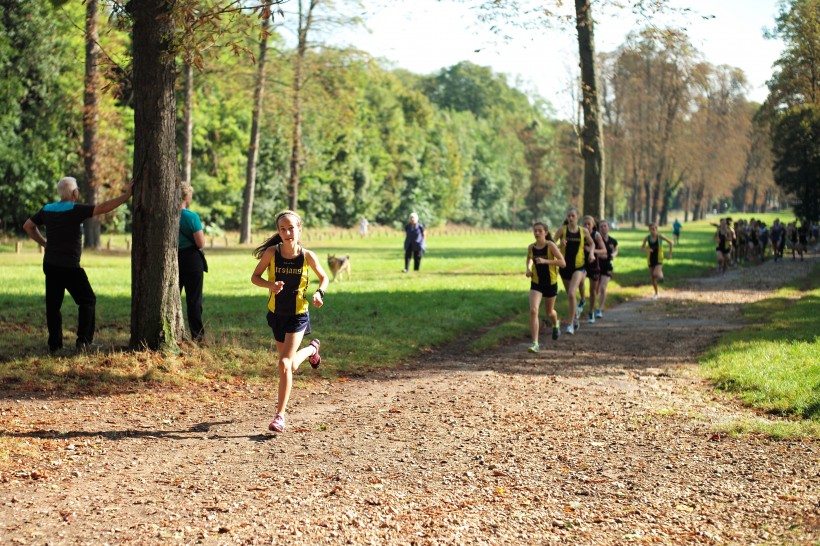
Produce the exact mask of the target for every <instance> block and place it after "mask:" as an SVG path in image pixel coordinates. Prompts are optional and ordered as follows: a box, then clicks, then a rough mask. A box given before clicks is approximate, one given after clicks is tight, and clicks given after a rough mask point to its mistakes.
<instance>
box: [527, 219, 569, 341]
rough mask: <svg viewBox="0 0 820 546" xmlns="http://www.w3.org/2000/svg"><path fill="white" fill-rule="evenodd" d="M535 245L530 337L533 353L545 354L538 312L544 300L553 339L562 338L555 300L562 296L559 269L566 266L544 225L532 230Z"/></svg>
mask: <svg viewBox="0 0 820 546" xmlns="http://www.w3.org/2000/svg"><path fill="white" fill-rule="evenodd" d="M532 233H533V235H534V236H535V242H534V243H533V244H531V245H530V246H529V247H528V248H527V269H526V275H527V277H530V279H532V280H531V282H530V333H531V334H532V344H530V347H529V351H530V352H532V353H537V352H539V351H540V350H541V348H540V346H539V344H538V329H539V327H540V325H541V320H540V319H539V318H538V309H539V308H540V307H541V300H542V299H543V300H544V306H545V307H546V311H547V317H549V320H550V323H551V324H552V339H558V336H560V335H561V324H560V323H559V322H558V313H557V312H556V311H555V297H556V296H557V295H558V268H559V267H561V266H564V265H566V263H565V262H564V256H563V255H562V254H561V251H560V250H559V249H558V245H556V244H555V243H554V242H553V241H552V235H551V234H550V231H549V227H547V224H545V223H543V222H536V223H535V224H533V226H532Z"/></svg>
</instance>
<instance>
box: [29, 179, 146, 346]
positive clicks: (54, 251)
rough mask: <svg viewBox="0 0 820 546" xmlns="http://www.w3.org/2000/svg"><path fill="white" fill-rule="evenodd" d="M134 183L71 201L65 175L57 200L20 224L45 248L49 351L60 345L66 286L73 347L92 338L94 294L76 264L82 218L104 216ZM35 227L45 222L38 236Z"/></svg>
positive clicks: (71, 186) (72, 187)
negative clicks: (91, 199)
mask: <svg viewBox="0 0 820 546" xmlns="http://www.w3.org/2000/svg"><path fill="white" fill-rule="evenodd" d="M133 190H134V182H133V181H131V182H129V183H128V185H126V187H125V193H123V194H122V195H120V196H119V197H115V198H113V199H109V200H108V201H106V202H104V203H100V204H99V205H83V204H80V203H77V199H78V198H79V196H80V190H79V189H78V188H77V180H76V179H75V178H73V177H71V176H66V177H64V178H61V179H60V181H59V182H58V183H57V193H58V194H59V195H60V200H59V201H58V202H56V203H49V204H48V205H45V206H44V207H43V208H41V209H40V210H39V211H37V212H36V213H35V214H33V215H32V216H31V217H30V218H29V219H28V220H26V222H25V223H24V224H23V229H24V230H25V232H26V234H28V236H29V237H30V238H31V239H33V240H34V241H36V242H37V244H39V245H40V246H42V247H43V248H44V249H45V252H44V254H43V273H45V276H46V324H47V326H48V350H49V352H51V353H55V352H57V351H59V350H61V349H62V348H63V315H62V313H61V311H60V309H61V308H62V306H63V298H65V292H66V290H67V291H68V293H69V294H70V295H71V297H72V298H73V299H74V303H76V304H77V315H78V316H77V348H78V349H81V350H82V349H87V348H89V347H90V346H91V345H92V342H93V341H94V329H95V323H96V306H97V296H96V295H95V294H94V290H93V289H92V288H91V283H89V282H88V276H87V275H86V273H85V269H83V268H82V267H81V266H80V255H81V254H82V251H83V245H82V223H83V221H84V220H86V219H87V218H91V217H92V216H99V215H101V214H106V213H108V212H111V211H112V210H114V209H116V208H117V207H119V206H120V205H122V204H123V203H125V202H126V201H128V199H129V198H130V197H131V193H132V192H133ZM39 226H45V228H46V235H45V237H43V235H42V233H40V229H39Z"/></svg>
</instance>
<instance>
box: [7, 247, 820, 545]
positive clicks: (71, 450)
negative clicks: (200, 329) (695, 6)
mask: <svg viewBox="0 0 820 546" xmlns="http://www.w3.org/2000/svg"><path fill="white" fill-rule="evenodd" d="M814 258H815V257H814V256H812V259H810V260H807V261H806V262H803V263H800V262H791V261H789V260H787V261H785V262H782V263H778V264H774V263H771V262H769V263H767V264H764V265H762V266H758V267H750V268H744V269H742V270H735V271H731V272H730V273H729V274H727V275H726V276H723V277H719V276H713V277H709V278H706V279H701V280H698V281H696V282H693V283H691V284H690V285H689V286H687V287H686V288H685V289H681V290H666V291H664V292H663V293H662V297H661V298H660V299H659V300H656V301H652V300H649V299H642V300H636V301H630V302H627V303H625V304H622V305H620V306H619V307H617V308H615V309H612V310H611V311H609V312H607V313H606V316H605V319H604V320H602V321H599V322H598V323H596V324H595V325H586V324H583V325H582V327H581V329H580V332H579V333H578V334H577V335H575V336H568V335H563V336H562V337H561V339H560V340H558V342H552V340H545V341H544V343H543V346H544V350H543V351H542V352H541V353H540V354H537V355H534V354H530V353H528V352H527V351H526V345H527V343H526V341H527V340H526V337H525V336H523V333H522V338H521V340H520V342H518V343H516V344H513V345H511V346H507V347H503V348H501V349H499V350H494V351H490V352H485V353H482V354H479V355H465V354H461V353H460V352H459V351H458V349H457V346H456V345H453V346H449V347H442V348H440V349H439V350H436V351H434V352H433V353H431V354H427V355H424V356H423V357H421V358H420V359H418V360H416V361H413V362H408V363H406V364H405V365H402V366H400V367H399V368H398V369H395V370H389V371H384V372H379V373H377V374H375V375H371V376H368V377H363V378H351V379H350V380H347V381H333V382H331V381H324V380H322V381H316V382H312V383H309V386H308V387H307V388H306V389H302V390H297V391H295V393H294V396H293V398H292V407H291V411H290V414H289V422H288V432H287V433H286V434H283V435H279V436H273V435H271V434H270V433H268V432H267V431H266V429H265V426H266V425H267V423H268V422H269V420H270V418H271V409H272V407H271V405H272V403H273V401H274V400H275V385H263V386H259V385H244V384H243V385H218V384H213V385H210V386H208V387H203V388H201V389H199V390H185V391H179V390H170V389H169V390H162V391H158V392H156V391H151V392H145V391H139V392H135V393H131V394H123V395H117V396H106V397H87V398H47V399H17V398H14V396H16V397H19V396H20V395H19V394H16V395H13V397H8V396H6V397H2V398H0V434H3V435H5V436H8V437H13V438H19V439H20V440H23V441H25V446H26V447H25V449H26V450H28V452H27V453H24V452H23V451H24V450H23V449H22V448H21V453H20V454H16V455H15V456H14V459H13V464H12V465H11V466H10V467H9V468H7V469H5V470H3V471H2V473H0V506H2V509H0V542H2V543H3V544H103V543H109V544H121V543H129V542H130V543H134V544H257V543H258V544H271V543H277V544H278V543H285V542H286V541H287V542H288V543H293V544H323V543H324V544H379V545H381V544H466V543H474V544H545V543H566V544H623V543H626V542H634V543H638V544H647V543H648V544H682V543H686V544H807V545H808V544H818V541H820V516H818V514H819V513H820V511H819V507H820V498H819V497H818V494H819V493H820V478H818V476H820V442H817V441H802V442H800V441H790V442H782V441H781V442H777V441H770V440H767V439H764V438H760V437H755V436H747V437H743V438H734V437H726V436H723V435H720V434H717V433H716V431H717V430H719V429H720V426H721V425H722V424H725V423H727V422H732V421H733V420H737V419H751V418H765V416H756V415H754V413H753V412H751V411H750V410H748V409H744V408H742V407H740V406H739V405H737V404H735V403H733V402H732V401H730V400H727V399H725V398H724V397H722V396H721V395H718V394H715V393H713V392H712V391H711V390H710V389H709V388H708V387H707V385H705V384H704V382H703V380H702V379H700V378H699V377H698V376H697V374H696V373H695V369H694V368H695V365H696V364H695V361H696V358H697V356H698V355H699V354H701V353H702V352H703V351H704V350H705V349H706V348H707V347H709V346H710V345H711V344H713V343H714V342H715V340H716V338H717V337H718V336H719V335H721V334H722V333H723V332H726V331H727V330H729V329H732V328H736V327H738V326H737V325H736V324H733V323H732V322H731V319H732V318H733V317H735V316H737V313H738V310H739V308H740V306H741V305H743V304H745V303H748V302H750V301H754V300H757V299H761V298H764V297H766V296H767V295H769V294H770V290H771V289H773V288H775V287H776V286H777V285H780V284H782V283H784V282H787V281H788V280H789V279H792V278H795V277H798V276H804V275H806V274H807V273H808V271H809V270H810V267H811V266H812V264H813V263H814ZM561 310H563V308H561ZM327 350H332V348H331V347H328V348H327ZM304 373H305V374H306V375H309V374H310V371H309V368H308V370H307V371H306V372H304Z"/></svg>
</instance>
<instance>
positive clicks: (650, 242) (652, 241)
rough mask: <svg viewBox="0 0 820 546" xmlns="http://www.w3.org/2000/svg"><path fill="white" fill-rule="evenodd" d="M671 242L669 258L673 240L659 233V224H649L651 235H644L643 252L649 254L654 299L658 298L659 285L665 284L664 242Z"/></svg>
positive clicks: (670, 252) (648, 261) (648, 260)
mask: <svg viewBox="0 0 820 546" xmlns="http://www.w3.org/2000/svg"><path fill="white" fill-rule="evenodd" d="M664 241H666V242H667V243H668V244H669V254H668V256H667V257H668V258H670V259H671V258H672V247H673V244H672V241H671V240H670V239H669V238H668V237H666V236H665V235H661V234H660V233H658V224H656V223H655V222H652V223H651V224H649V235H647V236H646V237H644V240H643V244H642V245H641V252H644V253H646V254H647V263H648V264H649V278H650V279H651V280H652V289H653V290H654V291H655V295H654V296H652V297H653V299H657V298H658V285H659V284H663V243H664Z"/></svg>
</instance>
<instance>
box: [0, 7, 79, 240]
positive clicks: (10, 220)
mask: <svg viewBox="0 0 820 546" xmlns="http://www.w3.org/2000/svg"><path fill="white" fill-rule="evenodd" d="M83 12H84V8H83V7H82V6H81V5H80V4H74V5H71V6H66V8H65V9H61V10H57V9H55V8H54V7H52V4H51V3H50V2H48V1H46V0H31V1H29V2H6V3H4V7H3V9H2V11H0V135H2V138H0V222H2V224H0V227H6V226H5V225H6V224H11V225H12V226H14V227H16V228H19V226H20V225H21V224H22V223H23V221H24V220H25V219H26V218H27V217H28V216H30V215H31V214H33V213H34V212H36V211H37V209H39V208H40V207H41V206H42V205H43V204H44V203H46V202H48V201H52V200H54V198H55V189H54V188H55V184H56V182H57V180H58V179H59V177H60V176H61V175H62V174H63V173H65V172H69V171H72V170H74V169H75V168H76V166H77V165H78V164H81V163H80V157H79V154H78V153H77V151H78V148H79V139H81V138H82V131H81V129H80V121H81V118H80V117H77V116H76V115H74V114H75V113H79V112H81V102H80V97H81V96H82V95H81V94H82V65H81V64H80V65H78V64H77V63H76V62H74V59H75V58H76V57H75V53H74V52H75V51H77V50H81V48H82V33H80V34H79V36H78V35H77V33H76V29H75V28H74V26H73V25H74V24H77V22H82V21H83V16H82V13H83ZM78 45H79V47H78Z"/></svg>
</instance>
